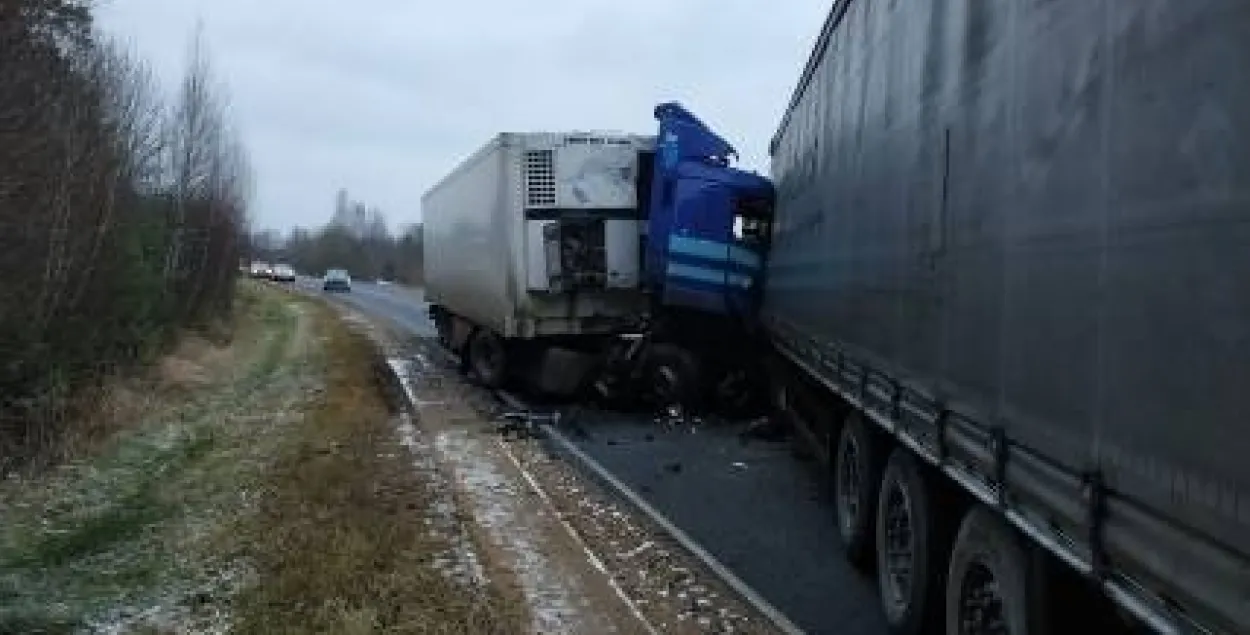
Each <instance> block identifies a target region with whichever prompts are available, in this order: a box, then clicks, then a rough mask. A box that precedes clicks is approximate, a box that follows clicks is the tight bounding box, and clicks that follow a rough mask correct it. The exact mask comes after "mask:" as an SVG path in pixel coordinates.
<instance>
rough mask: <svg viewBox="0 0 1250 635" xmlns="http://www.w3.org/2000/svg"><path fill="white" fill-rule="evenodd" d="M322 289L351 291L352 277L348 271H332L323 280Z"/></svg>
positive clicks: (327, 272)
mask: <svg viewBox="0 0 1250 635" xmlns="http://www.w3.org/2000/svg"><path fill="white" fill-rule="evenodd" d="M321 288H322V289H323V290H325V291H351V290H352V277H351V276H350V275H348V273H347V270H346V269H330V270H328V271H326V275H325V277H324V278H322V280H321Z"/></svg>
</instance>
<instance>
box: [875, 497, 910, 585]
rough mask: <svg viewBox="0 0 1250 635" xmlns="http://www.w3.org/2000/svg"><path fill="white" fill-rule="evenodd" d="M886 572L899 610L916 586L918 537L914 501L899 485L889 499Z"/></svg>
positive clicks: (886, 502)
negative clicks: (913, 524)
mask: <svg viewBox="0 0 1250 635" xmlns="http://www.w3.org/2000/svg"><path fill="white" fill-rule="evenodd" d="M884 520H885V545H883V551H884V553H885V563H884V565H885V566H884V569H885V570H884V571H883V572H882V575H884V576H885V579H886V583H887V584H886V588H887V590H888V591H889V595H890V598H889V599H890V600H891V601H892V602H893V603H894V604H895V605H897V606H903V605H906V604H907V603H908V602H909V601H910V596H911V591H912V584H913V583H914V576H915V569H914V558H915V555H916V547H915V533H914V531H913V527H912V517H911V500H910V499H909V498H908V497H907V492H906V491H905V490H903V488H901V487H898V485H893V486H891V487H890V489H889V491H888V492H887V493H886V499H885V518H884Z"/></svg>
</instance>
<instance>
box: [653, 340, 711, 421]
mask: <svg viewBox="0 0 1250 635" xmlns="http://www.w3.org/2000/svg"><path fill="white" fill-rule="evenodd" d="M645 377H646V390H647V394H648V395H649V396H650V397H651V398H652V399H654V400H655V402H656V405H658V406H659V407H660V408H667V407H669V406H672V405H680V406H681V407H682V409H683V410H684V411H686V412H691V411H694V410H697V409H698V407H699V406H700V403H699V402H700V399H699V397H700V392H701V391H702V386H703V384H702V381H703V380H702V372H701V371H700V368H699V360H698V359H696V358H695V356H694V355H693V354H692V353H691V352H690V351H688V350H686V349H684V348H681V347H680V346H675V345H673V344H656V345H654V346H652V347H651V349H650V350H649V351H647V364H646V373H645Z"/></svg>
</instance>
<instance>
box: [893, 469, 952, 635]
mask: <svg viewBox="0 0 1250 635" xmlns="http://www.w3.org/2000/svg"><path fill="white" fill-rule="evenodd" d="M920 469H921V468H920V466H919V464H917V463H916V459H915V457H913V456H912V455H911V452H910V451H908V450H906V449H904V448H895V450H894V452H892V453H891V454H890V460H889V461H888V462H887V463H886V467H885V473H884V474H883V475H882V477H881V491H880V493H879V494H878V497H877V523H876V524H877V535H876V547H877V549H876V551H877V582H878V584H879V586H880V589H881V606H882V608H883V609H884V611H885V618H886V623H887V624H889V626H890V630H891V631H893V632H895V633H904V634H908V635H912V634H914V633H919V632H921V630H922V629H923V628H925V626H926V625H932V624H936V623H939V622H940V619H941V611H942V607H943V597H942V593H941V589H942V580H943V573H944V572H945V569H946V568H945V567H944V566H943V565H944V564H945V562H944V559H945V556H946V554H947V553H948V549H949V547H950V543H949V540H946V539H945V537H944V534H948V533H949V532H947V531H943V529H944V528H943V527H942V526H941V524H940V519H939V518H938V517H937V513H938V510H937V509H936V507H935V502H936V501H935V499H934V496H935V493H934V490H933V489H932V488H931V487H930V485H929V484H928V482H927V481H926V480H925V479H924V475H923V474H922V473H921V471H920Z"/></svg>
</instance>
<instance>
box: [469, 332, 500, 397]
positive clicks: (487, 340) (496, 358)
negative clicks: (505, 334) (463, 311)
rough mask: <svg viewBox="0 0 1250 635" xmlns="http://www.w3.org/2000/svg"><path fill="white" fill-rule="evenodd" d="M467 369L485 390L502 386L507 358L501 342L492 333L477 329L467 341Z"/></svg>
mask: <svg viewBox="0 0 1250 635" xmlns="http://www.w3.org/2000/svg"><path fill="white" fill-rule="evenodd" d="M468 353H469V355H468V357H469V369H470V370H471V371H472V372H473V374H474V376H476V377H477V380H478V381H480V382H482V385H484V386H486V387H487V388H498V387H499V386H501V385H503V380H504V376H505V373H506V371H507V363H508V356H507V352H506V351H505V350H504V345H503V342H502V341H501V340H500V339H499V337H497V336H496V335H495V334H494V333H491V332H490V331H488V330H486V329H478V330H477V331H475V332H474V333H473V335H472V336H471V337H470V339H469V350H468Z"/></svg>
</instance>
